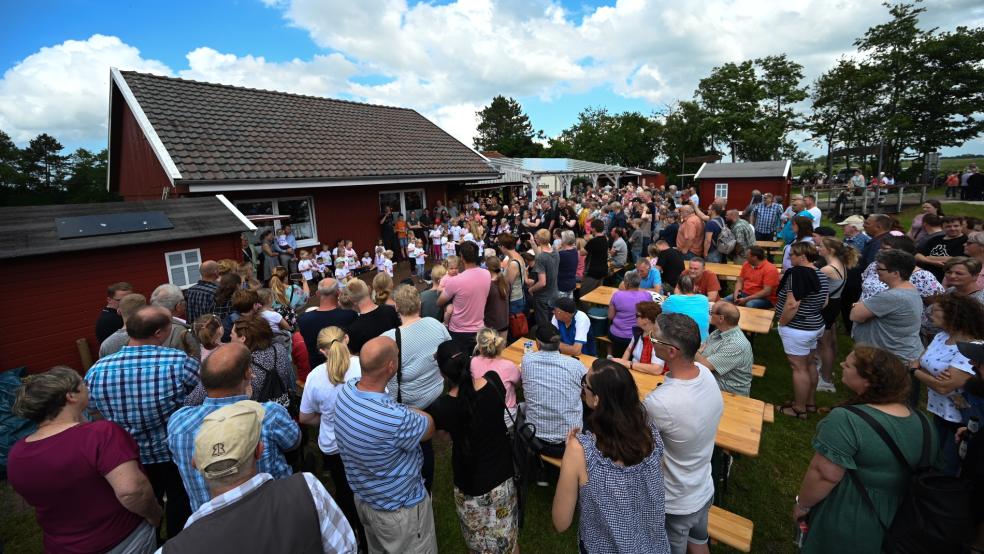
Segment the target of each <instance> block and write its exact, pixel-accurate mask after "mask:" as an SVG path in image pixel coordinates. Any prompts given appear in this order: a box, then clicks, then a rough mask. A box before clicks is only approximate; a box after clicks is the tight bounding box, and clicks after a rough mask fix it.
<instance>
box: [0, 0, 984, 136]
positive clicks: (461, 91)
mask: <svg viewBox="0 0 984 554" xmlns="http://www.w3.org/2000/svg"><path fill="white" fill-rule="evenodd" d="M769 4H770V3H767V2H761V1H759V0H693V1H688V2H685V3H681V2H674V1H670V0H621V1H620V2H617V3H616V2H615V1H614V0H612V1H611V2H576V1H574V2H551V1H549V0H457V1H450V0H446V1H441V2H428V3H419V2H414V3H410V4H409V5H408V4H407V2H406V1H405V0H360V1H358V2H352V1H351V0H237V1H225V2H219V1H197V2H194V1H186V0H175V1H170V2H150V1H129V2H123V1H116V0H107V1H82V0H62V1H52V0H41V1H36V2H20V1H15V0H0V21H4V22H5V25H4V28H5V33H4V34H3V36H2V38H0V74H2V77H0V129H3V130H4V131H5V132H7V133H8V134H10V135H11V136H12V137H13V138H14V140H15V141H16V142H18V143H20V144H23V143H24V142H26V141H27V140H29V138H30V137H32V136H34V135H36V134H37V133H39V132H49V133H51V134H54V135H55V136H56V137H57V138H59V139H60V140H61V141H62V142H63V143H64V144H65V145H66V146H69V147H75V146H85V147H89V148H101V147H102V146H104V145H105V136H106V130H105V124H106V92H107V90H108V68H109V67H110V66H117V67H120V68H121V69H133V70H137V71H147V72H153V73H159V74H166V75H171V76H179V77H183V78H191V79H198V80H206V81H213V82H224V83H229V84H236V85H241V86H254V87H259V88H268V89H275V90H285V91H292V92H299V93H305V94H317V95H322V96H330V97H336V98H347V99H354V100H361V101H368V102H374V103H381V104H389V105H401V106H407V107H412V108H415V109H417V110H418V111H420V112H421V113H423V114H424V115H425V116H427V117H429V118H431V119H432V120H433V121H435V123H437V124H438V125H441V126H442V127H443V128H445V129H446V130H448V132H450V133H451V134H453V135H455V136H456V137H458V138H459V139H460V140H462V141H464V142H466V143H469V144H470V142H471V141H470V138H471V136H472V135H473V133H474V127H475V124H476V122H477V120H476V118H475V115H474V113H475V111H476V110H478V109H480V108H481V107H482V106H483V105H485V104H487V103H488V100H489V99H490V98H491V97H492V96H493V95H495V94H505V95H508V96H513V97H515V98H517V99H519V100H520V102H521V103H522V105H523V107H524V108H525V110H526V112H527V113H528V114H529V116H530V118H531V120H532V122H533V125H534V127H535V128H536V129H542V130H544V131H545V132H546V133H547V134H548V135H550V136H552V135H556V134H557V133H559V132H560V131H561V130H562V129H564V128H566V127H568V126H569V125H571V124H572V123H574V121H575V120H576V118H577V114H578V113H579V112H580V111H581V110H583V109H584V108H586V107H589V106H595V107H605V108H607V109H608V110H610V111H614V112H619V111H624V110H637V111H640V112H642V113H647V114H648V113H652V112H654V111H664V110H665V109H666V107H667V106H668V105H670V104H672V103H673V102H675V101H677V100H680V99H688V98H690V97H691V95H692V93H693V90H694V88H695V86H696V84H697V81H698V80H699V79H700V78H701V77H703V76H705V75H707V73H708V72H709V71H710V69H711V68H712V67H714V66H716V65H720V64H721V63H725V62H727V61H739V60H743V59H749V58H754V57H758V56H763V55H769V54H774V53H779V52H781V51H783V50H778V49H777V48H776V45H777V44H783V45H786V47H785V51H786V52H787V53H788V54H789V55H790V56H791V57H792V58H793V59H795V60H797V61H799V62H800V63H802V64H804V66H806V73H807V82H809V81H812V79H813V78H815V77H816V76H817V75H819V74H820V73H822V72H823V71H825V70H826V69H828V68H829V67H830V66H831V65H832V64H833V63H834V62H835V61H836V59H837V58H839V57H840V56H843V55H845V54H846V53H850V52H852V51H853V48H852V46H851V42H852V41H853V39H854V38H855V37H857V36H858V35H860V34H861V33H862V32H863V31H864V30H865V29H866V28H868V27H869V26H871V25H873V24H876V23H879V22H881V21H883V20H885V19H886V17H887V14H886V12H885V10H884V8H882V7H880V6H878V5H877V2H874V1H873V0H840V1H839V2H838V6H837V7H838V9H836V10H831V9H830V3H829V1H820V0H799V1H797V2H781V3H780V2H775V3H771V4H772V5H771V6H770V5H769ZM925 5H926V7H927V8H929V13H928V14H927V15H926V16H925V17H924V20H925V25H926V26H931V25H932V26H940V27H942V28H944V29H946V28H953V27H954V26H955V25H957V24H964V25H968V24H969V25H980V24H984V3H980V2H978V1H976V0H927V2H926V3H925ZM803 148H805V149H808V150H814V149H815V146H812V145H810V144H804V145H803ZM969 151H974V152H984V142H981V141H980V140H978V141H974V142H973V143H970V144H967V145H965V146H964V147H962V148H955V149H948V150H947V151H945V152H944V154H954V153H957V152H969Z"/></svg>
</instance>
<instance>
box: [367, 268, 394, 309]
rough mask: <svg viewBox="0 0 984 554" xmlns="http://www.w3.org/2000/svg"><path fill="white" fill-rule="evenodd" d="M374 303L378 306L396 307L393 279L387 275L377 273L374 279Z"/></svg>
mask: <svg viewBox="0 0 984 554" xmlns="http://www.w3.org/2000/svg"><path fill="white" fill-rule="evenodd" d="M372 301H373V302H375V303H376V305H377V306H382V305H384V304H388V305H390V306H396V302H394V301H393V278H392V277H390V276H389V275H387V274H386V273H383V272H380V273H377V274H376V276H375V277H373V278H372Z"/></svg>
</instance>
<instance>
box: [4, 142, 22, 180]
mask: <svg viewBox="0 0 984 554" xmlns="http://www.w3.org/2000/svg"><path fill="white" fill-rule="evenodd" d="M19 160H20V149H19V148H17V145H16V144H14V141H12V140H10V135H8V134H7V133H5V132H3V130H0V187H13V186H16V185H17V184H18V183H19V178H18V177H19V176H20V172H19V170H18V168H17V165H18V161H19Z"/></svg>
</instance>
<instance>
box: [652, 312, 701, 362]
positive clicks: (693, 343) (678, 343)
mask: <svg viewBox="0 0 984 554" xmlns="http://www.w3.org/2000/svg"><path fill="white" fill-rule="evenodd" d="M656 325H657V326H658V327H659V339H660V340H662V341H665V342H668V343H670V344H672V345H673V346H675V347H677V348H678V349H679V350H680V354H682V355H683V358H684V359H686V360H693V359H694V354H696V353H697V349H698V348H700V330H699V329H697V322H695V321H694V320H693V318H692V317H690V316H689V315H685V314H668V313H665V312H664V313H661V314H659V315H658V316H656Z"/></svg>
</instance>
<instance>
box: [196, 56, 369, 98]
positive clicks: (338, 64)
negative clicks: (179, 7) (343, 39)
mask: <svg viewBox="0 0 984 554" xmlns="http://www.w3.org/2000/svg"><path fill="white" fill-rule="evenodd" d="M186 58H187V59H188V66H189V68H188V69H185V70H182V71H180V72H179V73H178V76H179V77H181V78H183V79H191V80H195V81H209V82H213V83H222V84H226V85H237V86H244V87H250V88H260V89H267V90H279V91H287V92H293V93H297V94H310V95H315V96H332V95H337V94H339V92H342V91H344V90H346V89H347V88H348V79H349V78H350V77H352V76H353V75H354V74H355V73H356V67H355V64H353V63H352V62H350V61H348V60H346V59H345V57H344V56H342V55H341V54H330V55H326V56H315V57H314V58H312V59H311V60H310V61H302V60H299V59H296V58H295V59H293V60H291V61H289V62H283V63H272V62H268V61H266V60H265V59H264V58H263V57H262V56H260V57H254V56H249V55H247V56H242V57H239V56H236V55H234V54H222V53H221V52H217V51H215V50H213V49H212V48H208V47H201V48H196V49H195V50H192V51H191V52H189V53H188V55H187V56H186Z"/></svg>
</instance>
